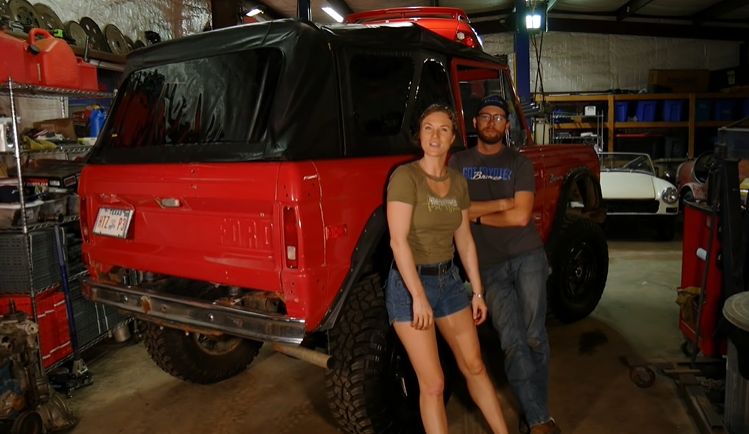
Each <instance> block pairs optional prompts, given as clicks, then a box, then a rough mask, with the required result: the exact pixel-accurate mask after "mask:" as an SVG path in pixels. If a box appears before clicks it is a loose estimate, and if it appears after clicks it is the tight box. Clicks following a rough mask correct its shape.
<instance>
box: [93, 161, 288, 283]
mask: <svg viewBox="0 0 749 434" xmlns="http://www.w3.org/2000/svg"><path fill="white" fill-rule="evenodd" d="M280 166H281V163H279V162H252V163H230V164H219V165H207V164H168V165H161V164H147V165H88V166H86V167H85V168H84V172H83V175H82V176H81V185H80V187H79V194H80V197H81V220H82V221H81V225H82V229H83V231H84V246H83V250H84V254H85V255H86V257H87V258H88V260H89V261H91V265H92V266H94V268H96V269H97V271H99V272H109V271H110V270H109V267H111V266H119V267H123V268H126V269H135V270H141V271H150V272H154V273H159V274H168V275H173V276H181V277H186V278H191V279H196V280H202V281H209V282H214V283H220V284H225V285H236V286H247V284H248V282H252V286H253V287H254V288H255V289H261V290H266V291H277V290H278V289H279V288H280V277H279V271H280V266H281V263H280V261H281V259H282V258H279V257H277V256H278V255H274V247H277V245H278V240H279V239H280V236H281V235H280V234H279V233H276V232H277V231H278V230H279V229H278V228H279V225H278V224H276V222H275V219H276V216H278V215H280V214H279V210H278V207H279V206H280V205H278V204H277V202H276V190H277V188H276V187H277V181H278V173H279V169H280ZM97 219H98V224H97ZM86 241H87V242H86ZM218 276H220V279H221V280H220V281H216V279H217V277H218Z"/></svg>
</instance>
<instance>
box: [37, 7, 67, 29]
mask: <svg viewBox="0 0 749 434" xmlns="http://www.w3.org/2000/svg"><path fill="white" fill-rule="evenodd" d="M34 9H35V10H36V14H37V16H38V17H39V24H41V27H42V28H43V29H45V30H47V31H49V32H52V31H54V30H58V29H64V28H65V27H64V26H63V24H62V21H61V20H60V17H58V16H57V14H56V13H55V11H54V10H53V9H52V8H51V7H49V6H47V5H45V4H42V3H35V4H34Z"/></svg>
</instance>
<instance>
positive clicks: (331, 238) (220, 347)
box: [79, 20, 608, 433]
mask: <svg viewBox="0 0 749 434" xmlns="http://www.w3.org/2000/svg"><path fill="white" fill-rule="evenodd" d="M490 92H491V93H500V94H502V95H504V96H505V98H507V99H508V100H509V101H511V102H513V103H514V104H513V105H511V109H510V112H511V113H510V116H509V117H510V119H511V122H512V124H511V125H512V131H511V142H512V145H513V146H514V147H517V148H519V149H520V151H521V152H523V153H525V154H526V155H528V156H529V157H530V158H531V159H532V160H533V162H534V167H535V172H536V186H537V190H538V194H537V196H536V204H535V208H534V211H533V218H534V222H535V224H536V226H537V228H538V231H539V232H540V233H541V234H542V236H543V239H544V240H545V241H546V243H547V246H548V254H549V258H550V265H551V268H552V274H551V277H550V278H549V283H548V291H549V303H550V306H551V310H552V312H553V313H554V314H555V315H556V316H557V317H558V318H559V319H561V320H563V321H566V322H569V321H575V320H578V319H581V318H583V317H585V316H587V315H588V314H589V313H591V312H592V311H593V309H594V308H595V307H596V305H597V303H598V301H599V299H600V297H601V294H602V292H603V290H604V286H605V285H606V279H607V274H608V248H607V244H606V240H605V238H604V235H603V234H602V232H601V230H600V229H599V226H598V224H597V222H600V221H602V219H603V218H605V211H604V210H603V209H602V207H601V188H600V185H599V163H598V158H597V156H596V153H595V151H594V150H593V148H591V147H588V146H582V145H581V146H561V145H555V146H535V145H534V144H533V142H532V138H531V135H530V132H529V128H528V126H527V124H526V120H525V117H524V114H523V112H522V110H521V105H520V104H519V101H518V99H517V98H516V96H515V94H514V91H513V86H512V81H511V79H510V72H509V69H508V67H507V65H506V64H505V63H503V62H502V61H500V59H499V58H497V57H495V56H491V55H489V54H486V53H484V52H482V51H481V50H477V49H472V48H470V47H467V46H465V45H463V44H460V43H458V42H455V41H451V40H449V39H447V38H443V37H440V36H439V35H437V34H435V33H433V32H431V31H429V30H426V29H424V28H422V27H420V26H418V25H413V24H405V25H393V26H388V25H383V26H366V25H351V24H336V25H330V26H318V25H315V24H312V23H310V22H306V21H301V20H279V21H272V22H265V23H259V24H250V25H243V26H237V27H231V28H226V29H221V30H216V31H211V32H206V33H201V34H198V35H194V36H189V37H185V38H182V39H177V40H174V41H170V42H164V43H161V44H157V45H153V46H150V47H147V48H144V49H141V50H137V51H135V52H133V53H131V54H130V56H129V59H128V63H127V68H126V71H125V74H124V81H123V83H122V85H121V87H120V89H119V92H118V94H117V97H116V100H115V102H114V105H113V108H112V111H111V113H110V114H109V116H108V119H107V122H106V125H105V126H104V129H103V130H102V133H101V135H100V136H99V139H98V141H97V143H96V145H95V147H94V149H93V150H92V152H91V153H90V155H89V157H88V160H87V163H88V164H87V165H86V167H85V168H84V170H83V173H82V176H81V181H80V188H79V194H80V198H81V199H80V201H81V203H80V205H81V206H80V212H81V228H82V232H83V236H84V247H83V251H84V260H85V262H86V264H87V266H88V270H89V272H90V278H88V279H87V280H86V281H85V282H84V295H85V297H86V298H87V299H88V300H90V301H93V302H98V303H102V304H105V305H109V306H114V307H117V308H119V309H120V310H121V311H123V312H124V313H126V314H127V315H131V316H133V317H135V318H137V319H139V320H142V321H143V322H144V323H145V327H146V332H145V345H146V348H147V350H148V353H149V354H150V355H151V357H152V358H153V360H154V361H155V362H156V363H157V364H158V366H160V367H161V368H162V369H163V370H164V371H166V372H168V373H169V374H171V375H174V376H176V377H179V378H182V379H184V380H188V381H192V382H196V383H203V384H206V383H215V382H219V381H221V380H224V379H226V378H229V377H231V376H233V375H236V374H238V373H239V372H241V371H242V370H244V369H245V368H246V367H247V366H248V365H249V364H250V363H251V362H252V360H253V358H254V357H255V356H256V355H257V354H258V350H259V349H260V348H261V346H262V345H264V344H268V345H269V346H271V347H272V348H273V349H274V350H276V351H278V352H281V353H284V354H287V355H290V356H292V357H296V358H299V359H301V360H305V361H309V362H311V363H314V364H316V365H318V366H322V367H324V368H325V370H326V373H325V378H326V390H327V397H328V400H329V403H330V407H331V410H332V412H333V414H334V415H335V417H336V418H337V420H338V421H339V423H340V425H341V427H342V429H344V430H345V431H347V432H349V433H365V432H366V433H400V432H405V431H407V430H409V429H410V428H409V427H413V426H418V425H420V424H421V422H420V419H419V414H418V408H419V398H418V386H417V382H416V377H415V374H414V373H413V369H412V368H411V367H410V365H409V363H408V357H407V356H406V353H405V351H404V350H403V348H402V347H401V345H400V343H399V341H398V339H397V338H396V335H395V333H394V331H393V330H392V328H391V327H390V326H389V325H388V320H387V312H386V310H385V302H384V300H383V291H382V285H383V276H385V275H386V273H387V270H388V269H389V267H390V265H391V262H392V254H391V251H390V247H389V241H388V236H387V234H388V231H387V228H386V219H385V212H384V210H383V203H384V198H385V186H386V182H387V179H388V176H389V175H390V174H391V173H392V171H393V170H394V168H395V167H397V166H398V165H399V164H402V163H404V162H407V161H411V160H413V159H414V158H416V157H417V155H418V152H419V149H418V147H417V146H416V145H415V144H414V141H413V137H414V134H415V132H416V131H417V130H418V125H417V123H418V118H419V114H420V113H421V112H422V111H423V110H424V109H425V108H426V107H427V106H429V105H431V104H433V103H444V104H448V105H450V106H452V107H455V109H456V111H457V113H459V114H460V117H461V119H460V120H461V121H462V124H463V131H461V134H460V136H459V138H458V140H457V141H456V144H455V148H456V150H457V149H461V148H464V147H467V146H472V145H474V144H475V140H476V133H475V131H474V130H473V128H472V121H471V119H472V115H473V113H474V112H475V109H474V107H475V105H476V103H477V102H478V101H479V100H480V99H481V98H482V97H483V96H484V95H486V94H487V93H490ZM571 202H577V203H582V204H583V205H584V206H583V207H574V208H573V207H571V206H570V203H571ZM443 350H444V351H443V354H444V368H445V374H446V378H448V379H449V378H450V377H451V375H453V373H457V370H456V369H455V365H454V361H453V360H452V359H451V355H450V351H449V349H448V348H446V347H445V348H444V349H443ZM447 397H449V392H447V393H446V398H447Z"/></svg>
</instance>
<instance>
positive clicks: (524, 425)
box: [518, 414, 531, 434]
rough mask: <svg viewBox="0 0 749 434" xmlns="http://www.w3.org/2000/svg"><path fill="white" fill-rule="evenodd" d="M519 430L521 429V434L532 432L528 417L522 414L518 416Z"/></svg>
mask: <svg viewBox="0 0 749 434" xmlns="http://www.w3.org/2000/svg"><path fill="white" fill-rule="evenodd" d="M518 431H520V434H529V433H530V432H531V427H530V426H528V419H526V418H525V416H524V415H522V414H521V415H520V417H519V418H518Z"/></svg>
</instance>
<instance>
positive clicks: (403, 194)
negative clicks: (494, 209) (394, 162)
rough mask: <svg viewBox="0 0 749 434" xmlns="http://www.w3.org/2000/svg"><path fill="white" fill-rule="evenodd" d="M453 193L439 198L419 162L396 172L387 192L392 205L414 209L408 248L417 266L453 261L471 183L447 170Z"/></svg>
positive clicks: (455, 171)
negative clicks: (457, 231)
mask: <svg viewBox="0 0 749 434" xmlns="http://www.w3.org/2000/svg"><path fill="white" fill-rule="evenodd" d="M447 169H448V171H447V173H448V175H447V176H448V177H449V178H450V190H449V191H448V193H447V195H446V196H445V197H439V196H438V195H437V194H436V193H435V192H434V191H432V189H431V188H429V184H428V183H427V174H426V173H425V172H424V171H423V170H422V169H421V166H419V163H418V161H415V162H413V163H408V164H404V165H402V166H400V167H398V168H397V169H395V172H393V175H392V176H391V177H390V182H389V184H388V189H387V201H388V202H394V201H398V202H405V203H408V204H411V205H413V207H414V209H413V216H412V217H411V230H410V231H409V233H408V244H409V245H410V246H411V251H412V252H413V257H414V261H415V262H416V264H417V265H430V264H437V263H440V262H445V261H449V260H451V259H453V256H454V254H455V247H454V245H453V235H454V234H455V231H456V230H457V229H458V228H459V227H460V224H461V223H462V221H463V213H462V211H463V210H466V209H468V207H469V206H470V205H471V200H470V198H469V196H468V182H467V181H466V179H465V177H463V175H462V174H461V173H460V172H458V171H457V170H455V169H451V168H447Z"/></svg>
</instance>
